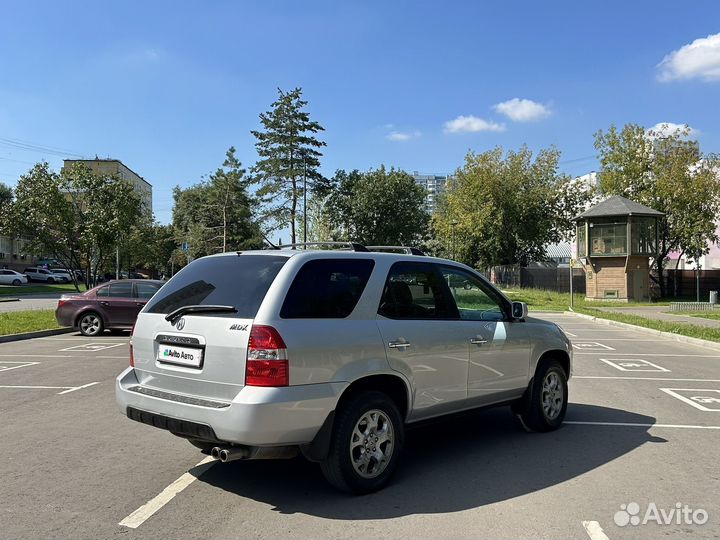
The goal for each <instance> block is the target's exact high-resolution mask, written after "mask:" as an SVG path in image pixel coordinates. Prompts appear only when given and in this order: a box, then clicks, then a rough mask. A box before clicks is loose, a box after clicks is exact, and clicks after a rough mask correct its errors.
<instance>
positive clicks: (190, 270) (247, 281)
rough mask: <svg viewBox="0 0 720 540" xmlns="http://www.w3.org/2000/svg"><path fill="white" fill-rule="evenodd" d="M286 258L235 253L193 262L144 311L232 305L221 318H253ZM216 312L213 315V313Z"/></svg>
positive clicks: (162, 289)
mask: <svg viewBox="0 0 720 540" xmlns="http://www.w3.org/2000/svg"><path fill="white" fill-rule="evenodd" d="M286 261H287V257H277V256H273V255H238V256H235V257H233V256H225V257H205V258H202V259H198V260H196V261H193V262H192V263H190V264H189V265H188V266H186V267H185V268H183V269H182V270H181V271H180V272H178V273H177V275H176V276H175V277H173V278H172V279H171V280H170V281H168V282H167V283H166V284H165V285H164V286H163V287H162V288H161V289H160V290H159V291H158V292H157V294H156V295H155V296H153V297H152V299H151V300H150V301H149V302H148V304H147V308H146V309H145V312H147V313H165V314H167V313H171V312H173V311H175V310H176V309H178V308H181V307H184V306H191V305H223V306H233V307H234V308H235V309H237V313H224V314H217V316H224V317H238V318H241V319H252V318H254V317H255V315H256V314H257V311H258V309H259V308H260V304H261V303H262V301H263V298H265V294H267V292H268V289H269V288H270V284H271V283H272V282H273V280H274V279H275V276H277V275H278V272H279V271H280V269H281V268H282V267H283V265H284V264H285V262H286ZM213 315H215V314H213Z"/></svg>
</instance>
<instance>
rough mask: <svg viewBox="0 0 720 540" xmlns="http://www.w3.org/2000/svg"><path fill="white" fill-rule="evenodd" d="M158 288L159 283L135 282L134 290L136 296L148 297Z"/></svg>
mask: <svg viewBox="0 0 720 540" xmlns="http://www.w3.org/2000/svg"><path fill="white" fill-rule="evenodd" d="M159 288H160V284H159V283H136V284H135V291H136V293H137V297H138V298H145V299H150V298H152V297H153V295H154V294H155V293H156V292H158V289H159Z"/></svg>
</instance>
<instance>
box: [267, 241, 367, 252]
mask: <svg viewBox="0 0 720 540" xmlns="http://www.w3.org/2000/svg"><path fill="white" fill-rule="evenodd" d="M306 246H331V247H338V248H344V249H348V250H350V251H362V252H365V253H367V252H368V251H369V250H368V248H366V247H365V246H363V245H362V244H358V243H356V242H296V243H295V244H282V245H280V246H276V247H275V248H274V249H283V248H293V247H306ZM271 249H272V248H271Z"/></svg>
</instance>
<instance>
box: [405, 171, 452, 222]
mask: <svg viewBox="0 0 720 540" xmlns="http://www.w3.org/2000/svg"><path fill="white" fill-rule="evenodd" d="M412 177H413V179H414V180H415V183H416V184H418V185H419V186H422V187H424V188H425V190H426V191H427V195H426V196H425V209H426V210H427V211H428V213H430V214H432V213H433V212H435V210H436V209H437V200H438V197H439V196H440V195H442V194H443V193H444V192H445V188H446V186H447V182H448V180H449V179H450V178H451V177H450V176H447V175H445V176H443V175H438V174H420V173H418V172H417V171H415V172H414V173H413V175H412Z"/></svg>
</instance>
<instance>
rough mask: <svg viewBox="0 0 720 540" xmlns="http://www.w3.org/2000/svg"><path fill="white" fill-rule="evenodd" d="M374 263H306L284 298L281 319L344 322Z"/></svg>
mask: <svg viewBox="0 0 720 540" xmlns="http://www.w3.org/2000/svg"><path fill="white" fill-rule="evenodd" d="M374 266H375V261H373V260H372V259H318V260H314V261H308V262H306V263H305V264H304V265H303V267H302V268H301V269H300V271H299V272H298V273H297V275H296V276H295V279H294V280H293V282H292V285H290V289H289V290H288V292H287V295H286V296H285V301H284V302H283V305H282V308H281V310H280V317H281V318H283V319H344V318H345V317H347V316H348V315H350V313H352V311H353V310H354V309H355V306H356V305H357V303H358V300H359V299H360V296H361V295H362V293H363V291H364V290H365V286H366V285H367V282H368V279H369V278H370V274H371V273H372V270H373V267H374Z"/></svg>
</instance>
